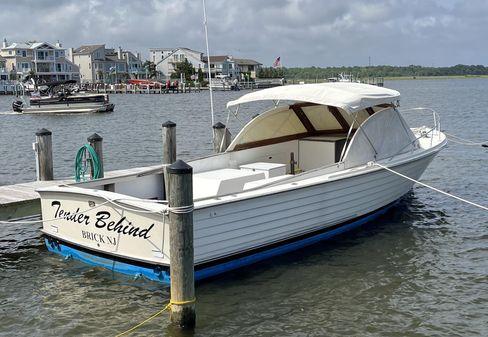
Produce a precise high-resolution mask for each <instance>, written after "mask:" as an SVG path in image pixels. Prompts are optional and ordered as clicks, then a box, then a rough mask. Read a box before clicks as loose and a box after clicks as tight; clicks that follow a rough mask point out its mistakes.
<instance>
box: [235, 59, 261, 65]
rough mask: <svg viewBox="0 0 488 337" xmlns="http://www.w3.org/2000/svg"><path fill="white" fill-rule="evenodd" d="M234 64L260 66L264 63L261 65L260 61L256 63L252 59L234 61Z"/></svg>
mask: <svg viewBox="0 0 488 337" xmlns="http://www.w3.org/2000/svg"><path fill="white" fill-rule="evenodd" d="M234 62H235V63H237V64H238V65H246V66H247V65H251V66H252V65H260V64H262V63H259V62H258V61H254V60H251V59H234Z"/></svg>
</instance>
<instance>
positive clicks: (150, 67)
mask: <svg viewBox="0 0 488 337" xmlns="http://www.w3.org/2000/svg"><path fill="white" fill-rule="evenodd" d="M142 66H143V67H144V69H145V70H146V74H147V77H148V78H157V76H158V71H157V70H156V64H155V63H154V62H152V61H146V62H144V64H143V65H142Z"/></svg>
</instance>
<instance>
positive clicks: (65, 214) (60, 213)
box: [51, 200, 90, 225]
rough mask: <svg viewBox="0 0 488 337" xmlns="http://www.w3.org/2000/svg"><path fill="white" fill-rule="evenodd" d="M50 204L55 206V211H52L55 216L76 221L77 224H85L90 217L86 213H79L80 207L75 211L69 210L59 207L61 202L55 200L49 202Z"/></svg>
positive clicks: (87, 223) (88, 222)
mask: <svg viewBox="0 0 488 337" xmlns="http://www.w3.org/2000/svg"><path fill="white" fill-rule="evenodd" d="M51 206H55V207H57V208H56V211H55V213H54V217H55V218H62V219H65V220H67V221H72V222H76V223H79V224H82V223H84V224H85V225H89V224H90V217H89V216H88V215H86V214H83V213H80V208H79V207H78V208H77V209H76V211H75V212H73V213H72V212H69V211H66V210H64V209H62V208H61V202H59V201H57V200H55V201H53V202H52V203H51Z"/></svg>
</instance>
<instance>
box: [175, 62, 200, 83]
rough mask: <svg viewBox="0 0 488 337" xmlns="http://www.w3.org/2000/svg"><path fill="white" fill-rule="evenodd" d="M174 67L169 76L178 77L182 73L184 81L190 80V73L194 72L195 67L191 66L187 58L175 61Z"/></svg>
mask: <svg viewBox="0 0 488 337" xmlns="http://www.w3.org/2000/svg"><path fill="white" fill-rule="evenodd" d="M173 65H174V67H175V71H174V73H173V74H171V78H176V79H178V78H180V76H181V74H183V78H184V79H185V80H186V81H191V75H193V74H195V68H193V64H191V62H189V61H188V60H187V59H185V61H183V62H176V63H174V64H173Z"/></svg>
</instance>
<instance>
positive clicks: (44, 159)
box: [32, 128, 54, 181]
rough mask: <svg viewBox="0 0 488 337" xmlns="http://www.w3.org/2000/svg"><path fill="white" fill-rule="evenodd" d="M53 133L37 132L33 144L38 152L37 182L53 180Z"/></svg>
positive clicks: (47, 131)
mask: <svg viewBox="0 0 488 337" xmlns="http://www.w3.org/2000/svg"><path fill="white" fill-rule="evenodd" d="M51 136H52V132H51V131H49V130H47V129H44V128H42V129H40V130H37V132H36V142H35V143H34V144H32V145H33V146H34V151H36V166H37V180H38V181H39V180H53V179H54V170H53V143H52V137H51Z"/></svg>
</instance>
